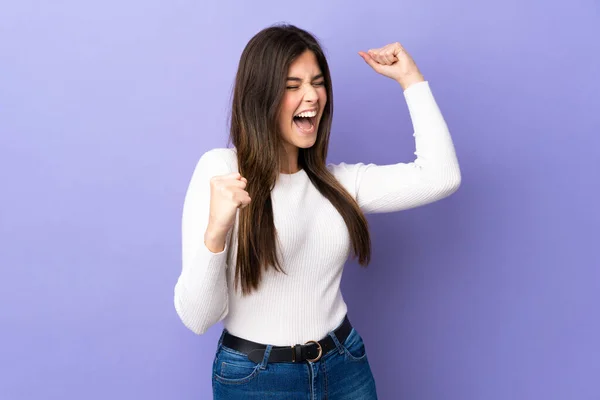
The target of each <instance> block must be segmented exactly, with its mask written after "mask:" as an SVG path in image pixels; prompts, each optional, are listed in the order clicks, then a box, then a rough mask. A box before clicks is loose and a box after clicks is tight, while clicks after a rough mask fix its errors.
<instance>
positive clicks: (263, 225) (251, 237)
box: [229, 24, 371, 294]
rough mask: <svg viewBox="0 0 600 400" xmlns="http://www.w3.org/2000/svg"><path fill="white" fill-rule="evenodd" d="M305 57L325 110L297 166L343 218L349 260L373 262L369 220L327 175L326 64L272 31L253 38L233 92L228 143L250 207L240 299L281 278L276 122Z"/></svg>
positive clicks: (306, 37) (242, 225)
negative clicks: (270, 271)
mask: <svg viewBox="0 0 600 400" xmlns="http://www.w3.org/2000/svg"><path fill="white" fill-rule="evenodd" d="M306 50H310V51H312V52H313V53H314V54H315V56H316V59H317V62H318V64H319V67H320V68H321V72H322V73H323V77H324V80H325V87H326V90H327V103H326V105H325V110H324V112H323V116H322V118H321V121H320V123H319V130H318V132H317V140H316V143H315V144H314V145H313V146H312V147H310V148H308V149H302V148H301V149H299V154H298V165H299V166H300V167H302V168H303V169H304V170H305V172H306V174H307V175H308V177H309V178H310V180H311V181H312V183H313V184H314V186H315V187H316V188H317V190H318V191H319V192H320V193H321V194H322V195H323V196H324V197H325V198H327V199H328V200H329V201H330V202H331V203H332V205H333V206H334V207H335V208H336V209H337V210H338V212H339V213H340V215H341V216H342V217H343V219H344V221H345V223H346V226H347V228H348V231H349V234H350V238H351V242H352V247H353V250H354V256H355V257H358V260H359V263H360V264H361V265H363V266H366V265H368V264H369V261H370V258H371V239H370V235H369V227H368V223H367V220H366V218H365V216H364V214H363V212H362V210H361V209H360V208H359V207H358V204H357V203H356V201H355V200H354V199H353V198H352V196H351V195H350V194H349V193H348V192H347V191H346V189H345V188H344V187H343V186H342V185H341V184H340V183H339V182H338V180H337V179H336V178H335V177H334V176H333V174H331V172H329V170H328V169H327V167H326V159H327V150H328V146H329V134H330V131H331V120H332V116H333V93H332V86H331V75H330V73H329V66H328V64H327V60H326V58H325V55H324V53H323V50H322V48H321V45H320V44H319V42H318V40H317V39H316V38H315V37H314V36H313V35H312V34H310V33H308V32H306V31H305V30H302V29H300V28H297V27H295V26H293V25H288V24H284V25H275V26H271V27H268V28H266V29H263V30H262V31H260V32H259V33H257V34H256V35H255V36H254V37H253V38H252V39H251V40H250V41H249V42H248V44H247V45H246V47H245V48H244V51H243V52H242V55H241V58H240V63H239V66H238V71H237V75H236V80H235V86H234V90H233V99H232V108H231V115H230V118H231V119H230V137H229V141H230V142H231V143H233V145H234V146H235V147H236V150H237V160H238V167H239V172H240V174H241V175H242V176H244V177H246V178H247V180H248V184H247V186H246V191H247V192H248V194H249V195H250V198H251V199H252V201H251V202H250V204H249V205H248V206H247V207H245V208H243V209H241V210H239V231H238V249H237V250H238V252H237V261H236V270H235V287H236V289H237V287H238V283H239V282H241V285H242V292H243V294H249V293H251V292H252V291H253V290H255V289H257V288H258V286H259V283H260V280H261V276H262V271H263V269H266V268H269V267H270V266H271V267H273V268H275V269H276V270H277V271H280V272H283V273H285V271H283V269H282V267H281V264H280V261H279V260H278V258H277V252H276V243H277V238H276V230H275V224H274V221H273V204H272V203H271V190H272V189H273V187H274V186H275V182H276V180H277V177H278V175H279V171H280V166H281V165H280V164H281V160H280V154H281V152H282V149H283V145H282V139H281V137H280V134H279V125H278V117H279V112H280V107H281V100H282V98H283V96H284V93H285V89H286V79H287V73H288V68H289V66H290V65H291V64H292V63H293V62H294V60H295V59H296V58H297V57H298V56H300V55H301V54H302V53H304V52H305V51H306Z"/></svg>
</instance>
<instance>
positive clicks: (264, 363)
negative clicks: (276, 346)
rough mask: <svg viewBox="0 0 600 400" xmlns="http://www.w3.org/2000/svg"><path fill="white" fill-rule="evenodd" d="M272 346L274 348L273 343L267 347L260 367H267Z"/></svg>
mask: <svg viewBox="0 0 600 400" xmlns="http://www.w3.org/2000/svg"><path fill="white" fill-rule="evenodd" d="M272 348H273V345H271V344H269V345H267V348H266V349H265V354H264V356H263V360H262V362H261V363H260V369H266V368H267V364H268V363H269V356H270V355H271V349H272Z"/></svg>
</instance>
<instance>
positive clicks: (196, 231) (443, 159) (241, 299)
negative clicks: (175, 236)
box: [174, 81, 461, 346]
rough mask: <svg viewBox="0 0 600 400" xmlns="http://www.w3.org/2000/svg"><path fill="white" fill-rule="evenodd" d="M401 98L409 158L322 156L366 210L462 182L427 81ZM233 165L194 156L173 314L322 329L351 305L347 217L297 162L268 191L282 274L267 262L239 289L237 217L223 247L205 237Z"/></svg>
mask: <svg viewBox="0 0 600 400" xmlns="http://www.w3.org/2000/svg"><path fill="white" fill-rule="evenodd" d="M404 98H405V100H406V102H407V105H408V110H409V113H410V117H411V120H412V124H413V136H414V138H415V145H416V151H415V153H414V154H415V155H416V159H415V160H414V161H413V162H410V163H397V164H391V165H375V164H372V163H371V164H364V163H357V164H347V163H343V162H342V163H339V164H327V168H328V169H329V170H330V171H331V172H332V174H333V175H334V176H335V177H336V178H337V179H338V180H339V182H340V183H341V184H342V185H343V186H344V187H345V188H346V189H347V190H348V192H349V193H350V194H351V195H352V197H353V198H354V199H355V200H356V202H357V203H358V205H359V207H360V208H361V209H362V211H363V212H364V213H366V214H368V213H386V212H396V211H401V210H406V209H410V208H414V207H418V206H422V205H424V204H428V203H432V202H434V201H437V200H440V199H442V198H444V197H447V196H449V195H451V194H452V193H454V192H455V191H456V190H457V189H458V187H459V185H460V181H461V174H460V169H459V165H458V161H457V158H456V153H455V149H454V145H453V143H452V139H451V136H450V132H449V130H448V127H447V124H446V122H445V121H444V118H443V116H442V114H441V112H440V110H439V107H438V105H437V103H436V101H435V99H434V96H433V94H432V92H431V89H430V86H429V83H428V82H426V81H425V82H420V83H416V84H413V85H411V86H410V87H408V88H407V89H406V90H405V91H404ZM231 172H238V168H237V158H236V150H235V149H231V148H216V149H212V150H209V151H207V152H205V153H204V154H203V155H202V156H201V157H200V159H199V161H198V163H197V165H196V167H195V170H194V172H193V174H192V177H191V181H190V183H189V186H188V189H187V192H186V195H185V200H184V205H183V215H182V264H183V265H182V269H181V274H180V275H179V278H178V280H177V283H176V285H175V293H174V294H175V299H174V301H175V309H176V311H177V313H178V315H179V317H180V318H181V320H182V322H183V323H184V324H185V326H187V327H188V328H189V329H191V330H192V331H193V332H195V333H197V334H202V333H204V332H205V331H206V330H207V329H208V328H209V327H210V326H212V325H213V324H215V323H217V322H219V321H221V320H222V321H223V325H224V327H225V328H226V329H227V330H228V331H229V332H230V333H232V334H234V335H236V336H239V337H242V338H245V339H248V340H251V341H254V342H258V343H264V344H272V345H277V346H291V345H294V344H301V343H306V342H307V341H309V340H320V339H322V338H323V337H324V336H325V335H326V334H327V332H329V331H331V330H333V329H334V328H335V327H336V326H338V325H339V324H340V323H341V321H342V320H343V318H344V315H345V314H346V312H347V306H346V303H345V302H344V299H343V297H342V293H341V291H340V281H341V278H342V272H343V269H344V265H345V262H346V261H347V260H348V258H349V257H350V255H351V242H350V236H349V233H348V229H347V228H346V225H345V223H344V220H343V219H342V217H341V215H340V214H339V212H338V211H337V209H336V208H335V207H333V205H332V204H331V203H330V202H329V200H327V198H325V197H324V196H323V195H321V193H320V192H319V191H318V190H317V189H316V188H315V187H314V186H313V184H312V182H311V181H310V179H309V178H308V175H307V174H306V172H305V171H304V170H303V169H302V170H300V171H298V172H296V173H293V174H283V173H282V174H280V175H279V177H278V179H277V182H276V184H275V187H274V188H273V190H272V192H271V200H272V205H273V216H274V222H275V228H276V232H277V237H278V241H279V244H278V246H279V247H278V255H279V257H280V261H281V265H282V267H283V269H284V271H285V272H286V274H283V273H281V272H277V271H275V270H274V269H273V268H269V269H268V271H266V272H264V273H263V276H262V281H261V284H260V287H259V289H258V290H257V291H254V292H253V293H252V294H250V295H247V296H242V294H241V291H240V290H239V289H238V291H234V286H233V283H234V274H235V260H236V257H237V229H238V225H237V223H238V221H237V218H236V222H235V224H234V226H233V228H232V230H230V234H229V235H228V237H227V241H226V244H225V249H224V250H223V251H222V252H219V253H212V252H211V251H210V250H209V249H208V248H207V247H206V245H205V244H204V232H205V230H206V227H207V225H208V215H209V205H210V178H211V177H212V176H215V175H225V174H229V173H231ZM238 212H239V211H238ZM230 248H231V251H228V250H229V249H230ZM228 253H229V257H228Z"/></svg>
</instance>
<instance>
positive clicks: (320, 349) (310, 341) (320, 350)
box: [304, 340, 323, 362]
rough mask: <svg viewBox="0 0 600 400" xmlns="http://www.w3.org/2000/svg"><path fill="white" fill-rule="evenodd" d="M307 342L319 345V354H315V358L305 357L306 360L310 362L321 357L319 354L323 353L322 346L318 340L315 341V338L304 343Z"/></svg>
mask: <svg viewBox="0 0 600 400" xmlns="http://www.w3.org/2000/svg"><path fill="white" fill-rule="evenodd" d="M309 343H314V344H316V345H317V346H319V355H318V356H317V358H313V359H312V360H309V359H306V361H310V362H316V361H319V360H320V359H321V356H322V355H323V348H322V347H321V343H319V342H317V341H315V340H309V341H308V342H306V343H304V344H305V345H306V344H309Z"/></svg>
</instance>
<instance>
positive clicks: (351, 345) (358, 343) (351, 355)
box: [343, 328, 367, 361]
mask: <svg viewBox="0 0 600 400" xmlns="http://www.w3.org/2000/svg"><path fill="white" fill-rule="evenodd" d="M343 346H344V349H345V353H346V356H347V358H348V359H350V360H352V361H363V360H365V359H366V357H367V350H366V348H365V343H364V342H363V339H362V337H361V336H360V335H359V334H358V332H357V331H356V329H354V328H352V331H350V335H348V337H347V338H346V340H345V341H344V343H343Z"/></svg>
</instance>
